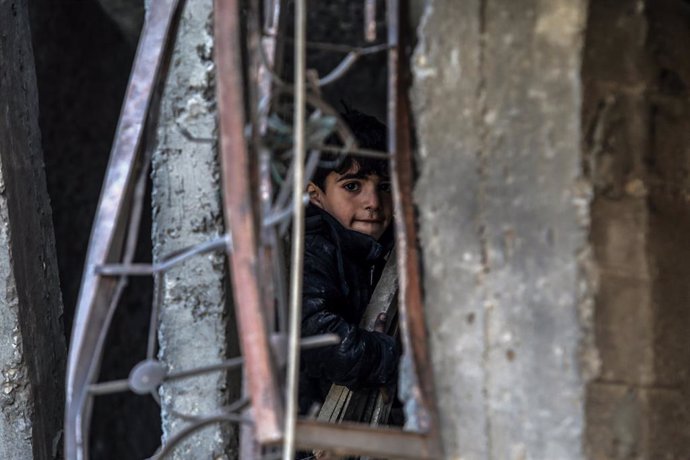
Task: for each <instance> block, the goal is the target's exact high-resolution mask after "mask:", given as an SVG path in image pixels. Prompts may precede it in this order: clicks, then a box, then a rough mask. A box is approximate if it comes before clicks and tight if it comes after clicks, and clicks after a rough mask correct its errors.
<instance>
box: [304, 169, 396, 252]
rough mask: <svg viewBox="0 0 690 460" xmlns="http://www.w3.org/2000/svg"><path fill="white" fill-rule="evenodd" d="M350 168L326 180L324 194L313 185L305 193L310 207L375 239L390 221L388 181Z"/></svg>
mask: <svg viewBox="0 0 690 460" xmlns="http://www.w3.org/2000/svg"><path fill="white" fill-rule="evenodd" d="M358 171H359V165H358V164H356V163H355V164H354V165H353V166H352V167H351V168H350V169H348V170H347V171H345V172H344V173H343V174H339V173H337V172H335V171H333V172H331V173H330V174H329V175H328V176H326V180H325V181H324V190H321V189H320V188H319V187H318V186H317V185H315V184H314V183H313V182H310V183H309V186H308V187H307V192H309V199H310V201H311V203H312V204H314V205H316V206H318V207H319V208H321V209H323V210H324V211H326V212H328V213H329V214H330V215H331V216H333V217H335V218H336V219H337V220H338V222H340V223H341V224H342V225H343V226H344V227H345V228H349V229H350V230H355V231H358V232H360V233H364V234H367V235H369V236H372V237H374V238H375V239H377V240H378V239H379V238H380V237H381V235H383V232H385V231H386V229H387V228H388V226H389V225H390V223H391V219H392V217H393V199H392V197H391V185H390V181H389V180H388V179H384V178H382V177H381V176H379V175H377V174H371V175H368V176H365V175H364V174H360V173H358Z"/></svg>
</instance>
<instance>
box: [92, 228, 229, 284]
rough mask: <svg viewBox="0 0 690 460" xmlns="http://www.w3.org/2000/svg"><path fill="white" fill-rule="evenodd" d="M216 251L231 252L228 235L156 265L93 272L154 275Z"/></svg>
mask: <svg viewBox="0 0 690 460" xmlns="http://www.w3.org/2000/svg"><path fill="white" fill-rule="evenodd" d="M218 249H225V250H226V252H230V251H232V239H231V238H230V235H228V234H225V235H223V236H219V237H217V238H214V239H212V240H210V241H204V242H202V243H199V244H195V245H194V246H191V247H189V248H184V249H181V250H179V251H174V252H173V253H172V254H168V255H166V256H165V257H164V258H163V260H162V261H161V262H159V263H157V264H132V263H123V264H104V265H99V266H97V267H96V268H95V270H96V273H98V274H99V275H103V276H120V275H133V276H137V275H154V274H156V273H161V272H166V271H168V270H170V269H171V268H173V267H175V266H176V265H179V264H181V263H182V262H184V261H186V260H189V259H191V258H192V257H195V256H198V255H200V254H204V253H206V252H211V251H216V250H218Z"/></svg>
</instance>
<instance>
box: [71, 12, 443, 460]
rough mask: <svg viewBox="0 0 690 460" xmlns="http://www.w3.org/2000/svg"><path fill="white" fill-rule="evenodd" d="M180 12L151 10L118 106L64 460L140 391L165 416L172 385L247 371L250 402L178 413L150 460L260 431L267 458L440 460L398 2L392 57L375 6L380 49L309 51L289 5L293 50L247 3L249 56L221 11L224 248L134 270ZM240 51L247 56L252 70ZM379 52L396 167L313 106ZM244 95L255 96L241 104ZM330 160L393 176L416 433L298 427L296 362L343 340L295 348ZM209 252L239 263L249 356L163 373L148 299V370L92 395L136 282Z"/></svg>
mask: <svg viewBox="0 0 690 460" xmlns="http://www.w3.org/2000/svg"><path fill="white" fill-rule="evenodd" d="M182 3H183V2H182V1H178V0H156V1H155V2H152V3H151V10H150V12H149V15H148V18H147V22H146V24H145V26H144V30H143V32H142V37H141V39H140V45H139V48H138V52H137V56H136V59H135V63H134V67H133V71H132V76H131V79H130V84H129V87H128V90H127V94H126V97H125V101H124V108H123V111H122V115H121V119H120V123H119V126H118V131H117V133H116V139H115V143H114V145H113V148H112V152H111V160H110V164H109V166H108V171H107V173H106V178H105V182H104V186H103V193H102V195H101V200H100V203H99V207H98V211H97V215H96V218H95V220H94V227H93V230H92V235H91V240H90V245H89V251H88V255H87V262H86V268H85V272H84V277H83V280H82V286H81V291H80V296H79V301H78V306H77V313H76V319H75V324H74V330H73V336H72V341H71V347H70V356H69V363H68V387H67V407H66V419H65V420H66V426H65V452H66V457H67V458H70V459H72V458H77V459H86V458H88V439H89V426H90V418H91V408H92V405H93V398H94V397H97V396H98V395H102V394H109V393H114V392H121V391H133V392H135V393H137V394H150V395H151V396H152V397H153V398H154V399H156V400H157V401H158V388H159V386H160V385H161V384H163V383H164V382H169V381H173V380H178V379H184V378H188V377H191V376H194V375H199V374H202V373H206V372H213V371H219V370H224V369H225V370H227V369H231V368H236V367H239V366H244V376H245V378H246V380H247V381H246V388H247V389H248V397H247V398H241V399H239V400H237V401H234V402H232V403H231V404H229V405H227V406H226V407H222V408H218V411H216V412H214V413H213V414H208V415H206V416H190V415H186V414H176V415H179V416H180V417H183V418H185V419H187V420H188V421H189V425H188V427H187V428H185V429H183V430H181V431H180V432H178V433H177V434H175V435H174V436H172V437H171V438H170V439H169V440H168V441H167V442H166V444H165V445H163V446H161V447H160V448H159V449H158V451H157V452H156V453H155V454H154V457H155V458H163V457H165V456H166V455H167V454H168V453H170V452H172V450H173V449H174V448H175V446H176V445H177V444H178V443H179V442H180V441H182V440H183V439H184V438H185V437H186V436H189V435H190V434H192V433H194V432H195V431H197V430H199V429H201V428H203V427H205V426H208V425H210V424H217V423H246V424H249V425H251V426H252V427H253V430H252V431H253V435H254V437H255V439H256V441H258V443H260V444H261V445H263V446H273V447H274V448H273V449H272V455H276V452H277V453H281V454H282V458H284V459H292V458H294V452H295V450H296V449H297V448H301V449H326V450H328V451H331V452H334V453H336V454H343V455H344V454H356V455H368V456H375V457H396V458H433V457H435V456H437V455H438V449H437V435H436V427H437V423H436V421H435V418H434V411H433V410H431V408H432V407H433V392H432V384H431V377H430V376H431V372H430V369H429V368H428V362H429V361H428V359H427V353H428V352H427V349H426V336H425V328H424V323H423V318H422V303H421V293H420V287H419V276H418V269H417V266H418V259H417V249H416V235H415V233H414V210H413V206H412V202H411V185H412V180H413V177H412V166H411V164H412V158H411V150H410V137H409V130H410V122H409V108H408V105H407V99H406V87H407V83H406V75H407V74H406V72H405V69H404V61H405V59H402V58H401V49H402V43H401V41H400V40H401V36H402V34H401V33H400V21H399V18H400V17H401V11H400V5H399V2H398V1H397V0H388V1H387V2H386V15H387V18H386V20H387V33H388V36H387V37H386V39H385V42H381V43H376V41H377V39H378V38H380V37H377V36H376V26H375V22H376V10H377V8H376V7H377V1H376V0H364V10H365V12H366V14H365V21H364V24H362V34H363V36H364V37H365V39H366V41H367V42H370V43H371V45H368V46H366V47H350V46H347V45H342V44H337V45H335V44H329V43H308V42H307V41H306V8H307V5H306V0H295V2H294V3H295V14H294V31H295V35H294V38H292V37H286V36H285V35H284V31H283V30H282V25H283V24H284V21H285V17H286V11H285V10H286V5H285V3H286V2H285V1H281V0H265V1H264V3H263V5H260V4H259V3H258V1H250V2H249V5H248V15H247V16H246V18H247V19H246V40H244V41H243V40H242V39H241V37H243V36H245V35H244V34H242V33H241V28H242V26H243V25H242V24H240V22H239V18H240V17H241V16H240V14H239V13H240V6H239V4H238V1H237V0H216V1H215V5H214V18H215V19H214V22H215V23H214V34H215V63H216V69H217V101H218V110H219V117H220V126H219V127H220V138H219V142H218V148H219V152H220V157H221V163H222V174H223V197H224V210H225V215H226V228H227V229H228V233H227V234H226V235H223V236H222V237H219V238H217V239H215V240H212V241H208V242H205V243H203V244H200V245H197V246H194V247H190V248H188V249H186V250H182V251H178V252H176V253H174V254H170V255H169V256H168V257H166V258H164V260H163V261H161V262H160V263H157V264H153V265H151V264H138V263H135V262H134V260H133V258H134V249H135V247H136V241H137V234H138V229H139V221H140V216H141V211H142V207H143V203H144V195H145V188H146V177H147V174H148V169H149V163H150V158H148V156H147V155H146V154H144V153H142V152H144V151H145V149H144V148H143V145H142V144H143V142H144V141H143V131H144V126H145V125H146V124H147V123H149V124H150V123H151V122H154V121H155V119H156V108H157V101H155V100H154V96H155V94H156V93H157V91H156V89H157V88H158V86H159V84H160V81H161V80H162V78H161V75H160V73H161V72H160V69H161V67H162V64H161V63H162V62H164V61H165V59H166V57H167V55H168V53H170V41H171V37H174V36H175V29H176V24H177V21H178V18H179V12H180V9H181V8H182ZM380 41H382V40H380ZM288 45H290V46H292V47H293V48H294V62H295V64H294V78H293V83H289V82H287V81H285V80H286V79H285V78H284V77H281V72H280V71H279V69H278V67H279V63H280V62H279V59H277V56H279V55H280V54H281V49H282V48H283V47H285V46H288ZM308 49H319V50H321V51H327V52H334V53H339V54H340V55H342V56H343V58H342V60H341V61H340V63H339V64H338V65H337V66H335V67H334V69H333V70H332V71H330V72H329V73H327V74H326V75H324V76H319V75H316V74H315V73H314V72H310V71H307V69H306V65H305V62H306V59H305V58H306V52H307V50H308ZM243 50H246V56H248V62H246V63H245V64H246V65H245V67H243V66H242V58H243ZM382 52H385V53H388V76H389V81H388V88H389V89H388V119H387V122H388V126H389V130H390V132H389V148H388V152H376V151H371V150H366V149H360V148H358V147H357V144H356V141H355V139H354V137H353V135H352V133H351V132H350V131H349V129H348V127H347V125H346V124H345V123H344V122H343V121H342V120H341V119H340V117H339V116H338V113H337V111H336V110H334V109H333V108H332V107H331V106H330V105H329V104H328V103H326V101H324V100H323V99H322V98H321V97H320V88H321V87H323V86H325V85H328V84H331V83H333V82H334V81H336V80H338V79H339V78H341V77H343V76H344V75H345V74H346V73H347V72H348V70H349V69H350V68H351V67H352V65H353V64H354V63H355V62H356V61H357V60H358V59H359V58H360V57H361V56H363V55H367V54H371V53H382ZM244 88H249V91H248V93H245V92H244ZM245 107H248V110H247V111H246V112H245ZM286 107H287V108H289V109H288V110H286ZM247 127H248V128H247ZM332 132H334V133H336V135H338V136H339V137H340V138H341V140H342V145H343V147H334V146H328V145H324V139H325V138H326V136H328V135H330V134H331V133H332ZM281 142H282V144H284V145H280V144H281ZM321 151H329V152H335V153H341V154H354V155H364V156H374V157H382V158H387V159H389V160H390V161H391V166H392V172H393V175H392V176H393V195H394V207H395V226H396V247H397V249H396V252H397V257H398V266H399V270H398V276H399V289H400V291H399V299H400V326H401V330H402V337H403V345H404V347H405V350H406V352H405V356H404V358H403V361H404V363H405V365H404V366H403V371H402V374H403V380H404V381H405V382H406V383H405V384H406V385H407V386H408V387H409V388H408V389H409V391H407V392H406V393H407V394H408V395H409V397H408V400H406V401H405V404H406V407H407V408H408V411H407V417H408V424H407V425H408V428H410V427H411V428H413V430H408V431H403V430H400V429H393V428H372V427H370V426H367V425H363V424H352V423H350V424H347V423H343V424H337V425H336V424H328V423H323V422H318V421H315V420H311V419H298V417H297V415H296V413H297V409H296V396H297V379H298V369H299V351H300V349H304V348H306V347H318V346H323V345H328V344H333V343H337V341H338V340H339V338H338V337H337V336H333V335H325V336H318V337H310V338H307V339H300V327H299V326H300V319H301V312H300V309H301V306H300V302H301V283H302V257H303V254H302V252H303V241H304V228H303V222H304V204H305V195H304V189H305V185H306V182H307V181H308V179H309V177H310V175H311V174H312V173H313V171H314V169H315V168H316V166H317V164H318V163H319V152H321ZM228 216H232V218H228ZM290 228H291V230H292V236H291V257H290V267H289V268H290V269H289V271H288V270H286V267H284V264H283V263H282V262H283V256H282V254H283V253H284V252H285V248H284V247H283V246H284V245H283V236H284V235H285V234H286V233H287V231H288V230H289V229H290ZM210 251H224V252H225V253H226V254H227V256H228V259H229V262H230V269H231V270H230V271H231V276H232V281H233V287H234V294H235V305H237V306H239V307H238V308H236V316H237V320H238V323H239V326H240V327H239V331H240V341H241V345H242V350H243V355H242V356H240V357H235V358H232V359H228V360H226V361H223V362H219V363H217V364H215V365H211V366H206V367H199V368H195V369H189V370H185V371H177V372H170V371H168V370H167V369H166V368H165V366H164V365H163V364H161V363H160V362H159V361H158V360H157V359H156V356H155V353H156V346H157V344H156V331H157V325H158V312H159V310H160V305H159V303H160V302H161V295H160V293H159V295H155V296H154V302H153V303H154V304H153V308H152V314H151V321H150V327H149V333H148V334H149V335H148V346H147V357H146V359H145V360H144V361H142V362H141V363H139V364H138V365H137V366H135V367H134V368H133V369H132V371H131V373H130V375H129V378H128V379H125V380H118V381H110V382H96V378H97V373H98V369H99V366H100V361H101V355H102V352H103V346H104V341H105V336H106V333H107V330H108V327H109V325H110V322H111V319H112V317H113V314H114V312H115V309H116V308H117V305H118V301H119V298H120V295H121V293H122V291H123V289H124V288H125V285H126V282H127V277H129V276H153V277H160V276H161V274H162V273H164V272H165V271H167V270H169V269H170V268H172V267H174V266H176V265H177V264H179V263H181V262H183V261H184V260H187V259H189V258H191V257H195V256H197V255H199V254H203V253H207V252H210ZM288 273H289V283H288V282H287V281H288ZM157 281H158V282H157V286H161V285H162V283H161V282H160V279H158V280H157ZM272 343H286V344H287V353H286V354H285V355H281V352H280V351H279V350H278V348H276V347H272V346H271V344H272ZM248 406H251V409H252V411H251V414H252V416H251V417H249V416H248V415H247V412H243V409H245V408H247V407H248ZM269 450H271V449H269Z"/></svg>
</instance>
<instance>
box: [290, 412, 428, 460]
mask: <svg viewBox="0 0 690 460" xmlns="http://www.w3.org/2000/svg"><path fill="white" fill-rule="evenodd" d="M296 444H297V446H298V447H299V448H301V449H315V450H316V449H318V450H323V451H327V452H329V453H333V454H335V455H336V456H346V455H368V456H370V457H374V458H399V459H437V458H441V457H439V456H438V451H437V450H436V449H435V448H434V445H433V444H432V443H430V442H429V439H428V438H427V437H426V436H425V435H424V434H420V433H412V432H407V431H402V430H400V429H392V428H372V427H370V426H368V425H363V424H359V423H345V422H344V423H338V424H334V423H324V422H319V421H316V420H307V419H300V420H298V421H297V439H296ZM283 458H285V457H283Z"/></svg>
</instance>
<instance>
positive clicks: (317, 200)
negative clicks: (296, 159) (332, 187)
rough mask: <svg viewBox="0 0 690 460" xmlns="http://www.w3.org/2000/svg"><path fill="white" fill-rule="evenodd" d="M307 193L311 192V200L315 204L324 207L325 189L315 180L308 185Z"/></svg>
mask: <svg viewBox="0 0 690 460" xmlns="http://www.w3.org/2000/svg"><path fill="white" fill-rule="evenodd" d="M307 193H308V194H309V202H310V203H311V204H313V205H314V206H318V207H319V208H321V209H323V201H322V200H323V191H322V190H321V189H320V188H319V186H318V185H316V184H315V183H313V182H309V184H308V185H307Z"/></svg>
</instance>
